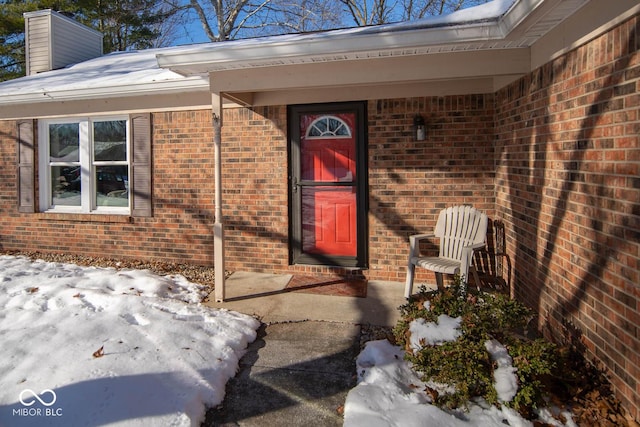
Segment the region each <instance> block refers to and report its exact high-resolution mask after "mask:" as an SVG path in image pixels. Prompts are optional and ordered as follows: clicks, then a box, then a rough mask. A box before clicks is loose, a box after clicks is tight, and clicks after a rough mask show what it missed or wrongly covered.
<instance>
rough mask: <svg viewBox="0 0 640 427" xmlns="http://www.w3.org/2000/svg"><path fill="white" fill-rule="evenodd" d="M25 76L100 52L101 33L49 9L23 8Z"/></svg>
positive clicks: (74, 61)
mask: <svg viewBox="0 0 640 427" xmlns="http://www.w3.org/2000/svg"><path fill="white" fill-rule="evenodd" d="M24 25H25V34H24V40H25V53H26V61H27V64H26V72H27V76H29V75H31V74H36V73H41V72H43V71H50V70H56V69H58V68H64V67H66V66H67V65H71V64H77V63H78V62H82V61H86V60H87V59H91V58H96V57H98V56H101V55H102V34H101V33H100V32H99V31H96V30H94V29H92V28H89V27H87V26H85V25H82V24H80V23H79V22H77V21H74V20H73V19H70V18H67V17H66V16H64V15H62V14H60V13H58V12H56V11H53V10H51V9H46V10H39V11H36V12H26V13H25V14H24Z"/></svg>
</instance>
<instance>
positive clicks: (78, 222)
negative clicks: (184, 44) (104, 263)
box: [0, 111, 214, 264]
mask: <svg viewBox="0 0 640 427" xmlns="http://www.w3.org/2000/svg"><path fill="white" fill-rule="evenodd" d="M152 120H153V141H154V143H153V168H154V180H153V199H154V204H153V206H154V215H153V218H129V217H123V216H119V215H67V214H44V213H38V214H19V213H18V212H17V207H16V206H17V202H16V195H17V188H16V176H15V171H16V166H15V165H16V142H15V133H16V129H15V123H14V122H10V121H4V122H0V155H1V162H2V164H3V167H2V168H0V170H1V171H2V172H1V173H2V178H3V180H4V184H3V185H2V186H1V187H0V217H1V218H2V221H1V222H0V249H1V250H23V251H47V252H65V253H74V254H81V255H88V256H103V257H110V258H140V259H147V260H160V261H168V262H178V263H180V262H193V263H197V264H211V263H212V262H213V248H212V244H211V242H212V239H213V233H212V230H211V228H212V227H211V224H212V223H213V203H214V201H213V160H212V159H213V144H212V142H211V141H212V138H213V134H212V131H211V113H210V111H191V112H170V113H156V114H153V118H152Z"/></svg>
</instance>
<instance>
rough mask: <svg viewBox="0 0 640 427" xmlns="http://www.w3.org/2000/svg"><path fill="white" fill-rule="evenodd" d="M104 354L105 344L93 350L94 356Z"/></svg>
mask: <svg viewBox="0 0 640 427" xmlns="http://www.w3.org/2000/svg"><path fill="white" fill-rule="evenodd" d="M102 356H104V346H102V347H100V348H99V349H97V350H96V351H94V352H93V357H102Z"/></svg>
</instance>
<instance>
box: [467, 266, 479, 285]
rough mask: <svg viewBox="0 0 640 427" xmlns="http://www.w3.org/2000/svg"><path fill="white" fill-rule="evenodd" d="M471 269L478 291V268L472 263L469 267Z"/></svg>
mask: <svg viewBox="0 0 640 427" xmlns="http://www.w3.org/2000/svg"><path fill="white" fill-rule="evenodd" d="M469 270H470V271H471V273H472V274H473V280H474V281H475V282H476V288H477V289H478V291H479V290H480V277H479V276H478V270H476V268H475V267H474V266H473V265H472V266H470V267H469Z"/></svg>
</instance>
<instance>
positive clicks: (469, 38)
mask: <svg viewBox="0 0 640 427" xmlns="http://www.w3.org/2000/svg"><path fill="white" fill-rule="evenodd" d="M505 1H506V0H503V2H505ZM544 1H545V0H517V1H515V3H513V4H512V5H511V6H510V7H509V8H508V9H507V10H506V11H505V12H504V13H502V14H500V15H498V16H494V17H488V18H483V19H479V20H476V21H473V20H469V21H466V22H455V21H454V22H448V21H447V20H446V19H435V20H425V21H424V22H420V21H416V22H410V23H400V24H389V25H381V26H373V27H362V28H350V29H345V30H334V31H327V32H322V33H314V34H297V35H285V36H274V37H266V38H263V39H252V40H235V41H230V42H223V43H212V44H207V45H202V46H198V47H194V48H192V49H185V50H182V51H179V50H176V51H173V52H164V53H159V54H157V55H156V58H157V60H158V65H159V66H160V67H161V68H167V69H170V70H172V71H174V72H176V73H180V74H183V75H192V74H195V73H204V72H212V71H222V70H231V69H241V68H253V67H265V66H273V65H289V64H302V63H310V62H318V61H323V60H334V61H339V60H352V59H362V58H372V57H376V56H389V55H395V54H396V53H395V52H394V51H403V50H404V51H405V52H404V53H401V54H420V53H424V52H420V49H423V50H425V51H426V50H427V49H430V48H431V49H430V50H435V51H437V47H439V46H442V47H446V48H447V49H446V50H455V48H454V47H455V46H465V45H469V44H472V43H483V44H486V43H487V42H489V41H501V40H505V39H506V38H507V36H508V35H509V33H510V32H511V31H513V30H514V28H516V27H517V26H518V25H519V24H520V23H522V22H523V21H524V20H525V19H526V17H527V16H529V14H530V13H531V12H532V11H533V10H535V9H536V8H537V7H538V6H539V5H540V4H542V3H543V2H544ZM552 1H553V0H552ZM411 50H413V52H411Z"/></svg>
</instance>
